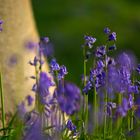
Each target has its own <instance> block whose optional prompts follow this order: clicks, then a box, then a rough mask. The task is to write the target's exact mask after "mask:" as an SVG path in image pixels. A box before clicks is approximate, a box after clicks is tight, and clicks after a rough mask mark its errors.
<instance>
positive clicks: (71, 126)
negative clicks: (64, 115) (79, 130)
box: [66, 120, 76, 132]
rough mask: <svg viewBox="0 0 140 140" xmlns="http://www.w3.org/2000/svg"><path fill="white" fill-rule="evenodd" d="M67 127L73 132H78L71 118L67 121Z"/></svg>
mask: <svg viewBox="0 0 140 140" xmlns="http://www.w3.org/2000/svg"><path fill="white" fill-rule="evenodd" d="M66 127H67V128H68V129H69V130H70V131H73V132H76V126H75V125H74V124H73V123H72V121H71V120H68V121H67V124H66Z"/></svg>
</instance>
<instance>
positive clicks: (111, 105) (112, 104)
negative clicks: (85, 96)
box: [107, 102, 116, 116]
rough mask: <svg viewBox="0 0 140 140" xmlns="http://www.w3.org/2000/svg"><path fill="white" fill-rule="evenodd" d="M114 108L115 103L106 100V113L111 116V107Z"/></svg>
mask: <svg viewBox="0 0 140 140" xmlns="http://www.w3.org/2000/svg"><path fill="white" fill-rule="evenodd" d="M114 108H116V103H113V102H108V103H107V115H108V116H112V112H113V109H114Z"/></svg>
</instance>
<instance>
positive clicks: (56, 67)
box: [50, 59, 60, 72]
mask: <svg viewBox="0 0 140 140" xmlns="http://www.w3.org/2000/svg"><path fill="white" fill-rule="evenodd" d="M50 68H51V71H52V72H53V71H58V70H60V66H59V64H58V63H57V62H56V59H52V60H51V62H50Z"/></svg>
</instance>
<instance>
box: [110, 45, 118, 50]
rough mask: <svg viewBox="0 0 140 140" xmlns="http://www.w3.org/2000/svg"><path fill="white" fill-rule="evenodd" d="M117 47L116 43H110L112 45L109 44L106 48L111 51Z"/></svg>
mask: <svg viewBox="0 0 140 140" xmlns="http://www.w3.org/2000/svg"><path fill="white" fill-rule="evenodd" d="M116 49H117V48H116V45H115V44H114V45H112V46H110V47H108V50H109V51H113V50H116Z"/></svg>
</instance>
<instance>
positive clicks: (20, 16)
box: [0, 0, 38, 111]
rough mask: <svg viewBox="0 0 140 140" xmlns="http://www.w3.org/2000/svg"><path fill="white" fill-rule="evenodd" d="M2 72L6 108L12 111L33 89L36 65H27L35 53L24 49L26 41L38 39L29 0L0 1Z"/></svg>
mask: <svg viewBox="0 0 140 140" xmlns="http://www.w3.org/2000/svg"><path fill="white" fill-rule="evenodd" d="M0 19H2V20H3V21H4V23H3V31H2V32H1V33H0V71H1V72H2V75H3V86H4V88H3V89H4V99H5V107H6V111H13V110H15V108H16V105H17V104H18V103H19V102H21V101H22V100H23V99H24V97H25V96H27V95H29V94H30V95H34V93H33V92H32V91H31V88H32V84H33V80H31V79H30V78H29V76H31V75H33V74H34V68H33V67H32V66H30V65H29V64H28V62H29V60H32V59H33V58H34V56H35V53H34V52H30V51H28V50H26V49H25V47H24V45H25V42H26V41H28V40H32V41H35V42H38V34H37V32H36V27H35V24H34V19H33V13H32V8H31V2H30V0H0Z"/></svg>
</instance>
